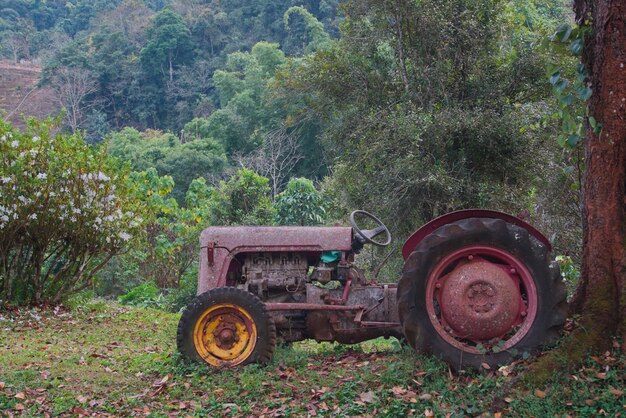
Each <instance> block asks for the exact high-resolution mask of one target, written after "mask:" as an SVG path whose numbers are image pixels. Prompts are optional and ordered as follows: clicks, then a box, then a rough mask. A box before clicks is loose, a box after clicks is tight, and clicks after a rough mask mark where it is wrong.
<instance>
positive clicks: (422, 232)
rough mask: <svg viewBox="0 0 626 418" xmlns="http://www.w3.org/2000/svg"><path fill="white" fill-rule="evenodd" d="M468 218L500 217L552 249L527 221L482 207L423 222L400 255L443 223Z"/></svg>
mask: <svg viewBox="0 0 626 418" xmlns="http://www.w3.org/2000/svg"><path fill="white" fill-rule="evenodd" d="M468 218H491V219H502V220H503V221H506V222H508V223H511V224H513V225H517V226H519V227H521V228H524V229H526V230H527V231H528V232H529V233H530V234H531V235H532V236H534V237H535V238H537V239H538V240H539V241H541V242H542V243H543V244H544V245H545V246H546V248H548V251H552V244H550V241H549V240H548V238H546V236H545V235H543V234H542V233H541V232H539V231H538V230H537V229H536V228H535V227H533V226H532V225H530V224H529V223H527V222H524V221H522V220H521V219H519V218H516V217H515V216H512V215H509V214H507V213H503V212H498V211H495V210H484V209H467V210H459V211H456V212H450V213H447V214H445V215H443V216H440V217H438V218H435V219H433V220H432V221H430V222H428V223H426V224H424V225H423V226H422V227H421V228H420V229H418V230H417V231H415V232H414V233H413V235H411V236H410V237H409V238H408V239H407V240H406V242H405V243H404V246H403V247H402V257H404V259H405V260H406V259H407V258H408V257H409V256H410V255H411V253H412V252H413V250H414V249H415V247H417V245H418V244H419V243H420V242H421V241H422V240H423V239H424V238H426V237H427V236H428V235H430V234H432V233H433V232H434V231H435V230H436V229H437V228H440V227H442V226H444V225H447V224H449V223H452V222H456V221H460V220H462V219H468Z"/></svg>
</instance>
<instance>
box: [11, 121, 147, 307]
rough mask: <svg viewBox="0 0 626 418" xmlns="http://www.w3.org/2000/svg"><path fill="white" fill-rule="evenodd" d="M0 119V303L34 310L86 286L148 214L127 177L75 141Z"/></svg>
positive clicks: (124, 171) (39, 127)
mask: <svg viewBox="0 0 626 418" xmlns="http://www.w3.org/2000/svg"><path fill="white" fill-rule="evenodd" d="M50 129H51V125H50V122H48V123H42V124H37V123H35V122H32V123H31V125H30V128H29V130H28V131H27V132H25V133H21V132H19V131H16V130H14V129H12V128H11V126H10V125H8V124H6V123H5V122H3V121H1V120H0V151H1V154H2V160H1V163H0V181H1V182H2V193H1V195H0V212H1V214H0V231H1V234H0V237H1V238H0V254H1V256H0V282H1V284H2V286H1V288H0V299H2V301H3V302H24V301H32V302H35V303H38V302H41V301H43V300H53V301H58V300H59V299H60V298H62V297H64V296H67V295H68V294H70V293H72V292H75V291H77V290H80V289H83V288H85V287H86V286H89V284H90V283H91V279H92V277H93V275H94V274H95V273H96V272H97V271H98V270H100V269H101V268H102V267H103V266H104V264H105V263H106V262H107V261H108V260H109V259H111V257H113V256H114V255H115V254H117V253H119V252H120V250H122V249H123V248H124V246H125V245H126V243H127V242H128V241H129V240H130V239H131V238H132V237H133V235H134V234H135V233H136V232H137V231H138V230H139V229H140V227H141V226H142V224H143V222H144V220H145V219H147V218H148V217H149V216H150V212H149V211H148V210H147V208H146V206H145V205H144V204H143V202H142V199H141V198H139V197H137V195H136V193H135V187H134V185H133V182H132V180H131V179H129V170H128V168H127V167H125V166H121V165H120V164H119V163H118V162H117V160H114V159H112V158H111V157H109V156H108V155H107V153H106V152H104V151H103V150H95V149H93V148H90V147H88V146H86V145H85V144H84V142H83V141H82V139H81V138H80V137H79V136H77V135H71V136H70V135H65V134H57V135H53V134H51V132H50Z"/></svg>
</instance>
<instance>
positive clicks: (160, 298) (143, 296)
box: [119, 282, 167, 308]
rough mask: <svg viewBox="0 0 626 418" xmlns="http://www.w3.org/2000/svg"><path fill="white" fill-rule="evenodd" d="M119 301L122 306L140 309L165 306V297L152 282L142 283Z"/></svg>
mask: <svg viewBox="0 0 626 418" xmlns="http://www.w3.org/2000/svg"><path fill="white" fill-rule="evenodd" d="M119 301H120V302H121V303H123V304H124V305H131V306H137V307H140V308H164V307H165V306H166V305H167V300H166V299H165V296H164V295H163V293H161V290H160V289H159V288H158V287H157V285H156V284H154V283H152V282H146V283H142V284H140V285H139V286H137V287H135V288H133V289H131V291H130V292H128V293H126V294H125V295H122V296H120V298H119Z"/></svg>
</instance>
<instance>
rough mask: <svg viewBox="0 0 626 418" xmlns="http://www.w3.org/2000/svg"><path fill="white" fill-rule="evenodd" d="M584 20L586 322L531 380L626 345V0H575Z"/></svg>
mask: <svg viewBox="0 0 626 418" xmlns="http://www.w3.org/2000/svg"><path fill="white" fill-rule="evenodd" d="M574 9H575V11H576V18H577V21H578V23H579V25H580V26H584V25H589V24H591V26H592V31H591V32H589V35H588V37H587V38H586V42H585V46H584V54H583V63H584V64H585V67H586V69H587V73H588V82H589V85H590V87H591V89H592V91H593V94H592V96H591V98H590V100H589V103H588V115H589V116H590V117H594V118H595V120H596V121H597V122H598V123H600V124H602V127H601V129H600V130H597V131H594V129H592V127H591V126H590V125H589V123H587V124H586V125H587V126H586V136H585V141H584V146H585V160H586V172H585V177H584V183H583V208H582V210H583V260H582V271H581V282H580V284H579V288H578V290H577V292H576V295H575V297H574V300H573V301H572V305H571V311H572V312H573V313H580V314H581V320H580V326H579V327H578V328H577V329H576V330H575V331H574V332H573V333H572V334H571V335H570V336H569V337H568V338H567V339H566V340H565V341H564V342H563V344H562V345H561V346H560V347H559V349H558V350H556V351H555V352H553V353H551V354H550V355H548V356H545V357H543V358H542V359H541V360H540V361H538V362H536V363H535V364H534V367H533V369H534V373H531V374H530V376H531V377H530V381H528V380H527V383H531V382H532V383H533V384H536V385H541V384H543V383H545V381H546V380H547V379H548V378H549V376H550V375H551V374H552V373H554V369H555V367H556V368H559V367H560V368H568V367H572V366H575V365H577V364H579V363H580V362H581V361H582V360H583V358H584V356H585V355H586V354H587V353H589V352H593V351H599V350H604V349H606V348H607V347H609V344H610V343H611V337H612V336H616V337H618V338H620V337H621V338H622V343H621V347H622V350H625V349H626V341H625V340H624V336H625V335H626V326H625V321H626V30H625V29H626V28H625V26H624V16H626V1H624V0H576V3H575V5H574Z"/></svg>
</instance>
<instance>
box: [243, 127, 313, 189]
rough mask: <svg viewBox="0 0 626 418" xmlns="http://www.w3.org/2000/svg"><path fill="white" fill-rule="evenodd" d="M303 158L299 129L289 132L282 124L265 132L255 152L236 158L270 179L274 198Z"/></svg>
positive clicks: (245, 165)
mask: <svg viewBox="0 0 626 418" xmlns="http://www.w3.org/2000/svg"><path fill="white" fill-rule="evenodd" d="M302 158H304V156H303V155H302V151H301V150H300V144H299V142H298V133H297V131H295V132H288V131H287V128H286V127H285V126H281V127H279V128H278V129H276V130H273V131H270V132H268V133H267V134H265V137H264V140H263V144H262V145H261V147H260V148H259V149H258V150H257V151H256V152H255V153H253V154H251V155H248V156H245V157H242V156H240V157H238V158H236V160H237V161H238V162H239V164H241V165H242V166H244V167H250V168H252V169H253V170H254V171H256V172H257V173H259V174H261V175H263V176H265V177H267V178H269V179H270V183H271V187H272V200H274V199H275V198H276V195H277V194H278V192H279V190H281V189H282V188H283V187H284V186H285V184H286V183H287V181H288V180H289V179H288V176H289V173H291V171H292V170H293V168H294V167H295V166H296V164H298V162H299V161H300V160H301V159H302Z"/></svg>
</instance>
